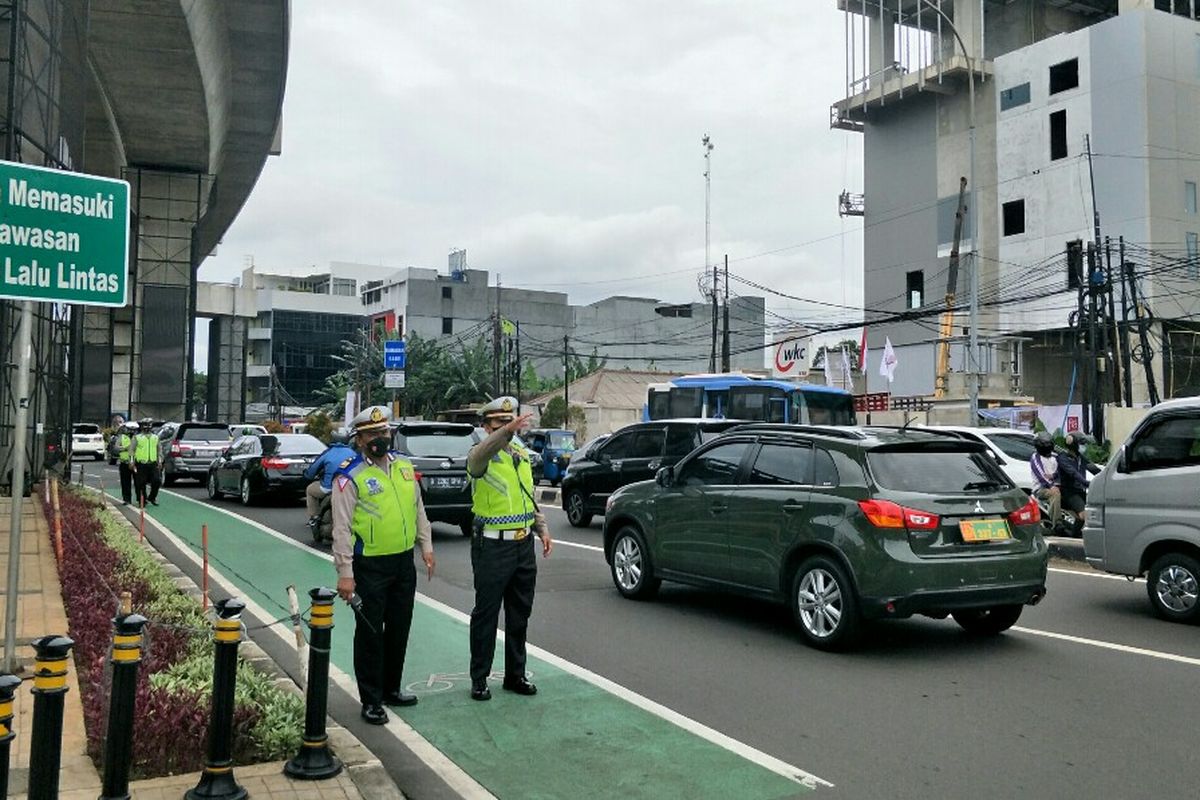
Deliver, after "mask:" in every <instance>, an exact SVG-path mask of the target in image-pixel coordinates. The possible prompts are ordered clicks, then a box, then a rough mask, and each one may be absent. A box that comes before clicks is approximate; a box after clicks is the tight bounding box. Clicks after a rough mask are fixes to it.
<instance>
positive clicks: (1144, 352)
mask: <svg viewBox="0 0 1200 800" xmlns="http://www.w3.org/2000/svg"><path fill="white" fill-rule="evenodd" d="M1122 244H1124V242H1122ZM1121 266H1122V269H1123V270H1124V272H1125V280H1126V281H1127V282H1128V284H1129V296H1130V298H1131V299H1132V300H1133V313H1134V317H1135V318H1136V319H1137V327H1138V340H1139V342H1140V343H1141V346H1140V347H1139V348H1138V352H1137V353H1134V356H1133V357H1134V360H1135V361H1138V362H1140V363H1141V365H1142V366H1143V367H1145V369H1146V390H1147V393H1148V394H1149V396H1150V405H1152V406H1156V405H1158V404H1159V398H1158V385H1157V384H1156V383H1155V381H1154V364H1153V361H1154V351H1153V350H1151V349H1150V336H1149V335H1148V333H1147V332H1146V324H1147V321H1146V319H1145V318H1144V317H1143V316H1142V312H1143V308H1142V299H1141V297H1139V296H1138V288H1137V275H1136V274H1135V273H1134V265H1133V264H1132V262H1131V263H1127V264H1122V265H1121Z"/></svg>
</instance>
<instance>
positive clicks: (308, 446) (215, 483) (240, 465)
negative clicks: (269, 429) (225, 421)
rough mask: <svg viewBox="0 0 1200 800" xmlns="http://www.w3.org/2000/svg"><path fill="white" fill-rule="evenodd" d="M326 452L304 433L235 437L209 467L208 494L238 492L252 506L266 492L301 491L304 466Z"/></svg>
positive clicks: (304, 483)
mask: <svg viewBox="0 0 1200 800" xmlns="http://www.w3.org/2000/svg"><path fill="white" fill-rule="evenodd" d="M324 451H325V445H323V444H322V443H321V440H320V439H318V438H316V437H315V436H309V435H308V434H306V433H265V434H262V433H257V434H252V435H250V436H242V437H241V438H238V439H235V440H234V441H233V443H232V444H230V445H229V447H228V448H227V449H226V450H225V452H223V453H222V454H221V455H220V456H219V457H218V458H216V459H214V460H213V462H212V463H211V464H209V466H208V496H209V497H211V498H213V499H214V500H216V499H219V498H221V497H223V496H225V495H227V494H231V495H237V496H238V497H239V498H241V501H242V504H243V505H247V506H248V505H251V504H252V503H254V502H255V501H256V500H258V499H260V498H263V497H266V496H268V495H287V496H289V497H292V498H297V497H300V496H302V495H303V494H304V488H305V487H306V486H307V485H308V481H307V480H305V478H304V470H305V468H306V467H307V466H308V465H309V464H311V463H312V462H313V461H315V460H316V459H317V457H318V456H320V455H321V453H322V452H324Z"/></svg>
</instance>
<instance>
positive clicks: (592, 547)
mask: <svg viewBox="0 0 1200 800" xmlns="http://www.w3.org/2000/svg"><path fill="white" fill-rule="evenodd" d="M560 544H561V545H563V546H564V547H578V548H579V549H580V550H592V551H593V552H596V553H603V552H604V548H603V547H597V546H596V545H594V544H580V543H579V542H568V541H567V540H566V539H555V540H554V546H555V547H558V546H559V545H560Z"/></svg>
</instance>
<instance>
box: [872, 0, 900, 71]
mask: <svg viewBox="0 0 1200 800" xmlns="http://www.w3.org/2000/svg"><path fill="white" fill-rule="evenodd" d="M880 3H881V5H882V7H883V15H882V17H881V16H880V14H879V13H878V12H879V7H876V8H875V9H874V11H872V12H870V13H869V14H868V19H869V20H870V25H869V30H868V34H869V35H868V39H869V41H868V43H867V52H868V53H869V54H870V57H869V68H870V74H871V81H870V83H871V84H873V85H877V84H878V83H879V81H880V80H881V79H883V78H888V77H891V75H890V74H888V75H881V74H880V73H881V72H882V70H884V69H885V68H887V67H890V66H891V65H892V64H894V63H895V62H896V17H895V14H894V9H893V8H892V7H891V6H892V3H891V2H888V0H880Z"/></svg>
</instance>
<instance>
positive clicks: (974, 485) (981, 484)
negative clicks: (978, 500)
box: [963, 481, 1008, 492]
mask: <svg viewBox="0 0 1200 800" xmlns="http://www.w3.org/2000/svg"><path fill="white" fill-rule="evenodd" d="M1007 488H1008V484H1006V483H1001V482H1000V481H972V482H971V483H968V484H967V485H966V486H964V487H963V491H964V492H969V491H971V490H972V489H1007Z"/></svg>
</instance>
